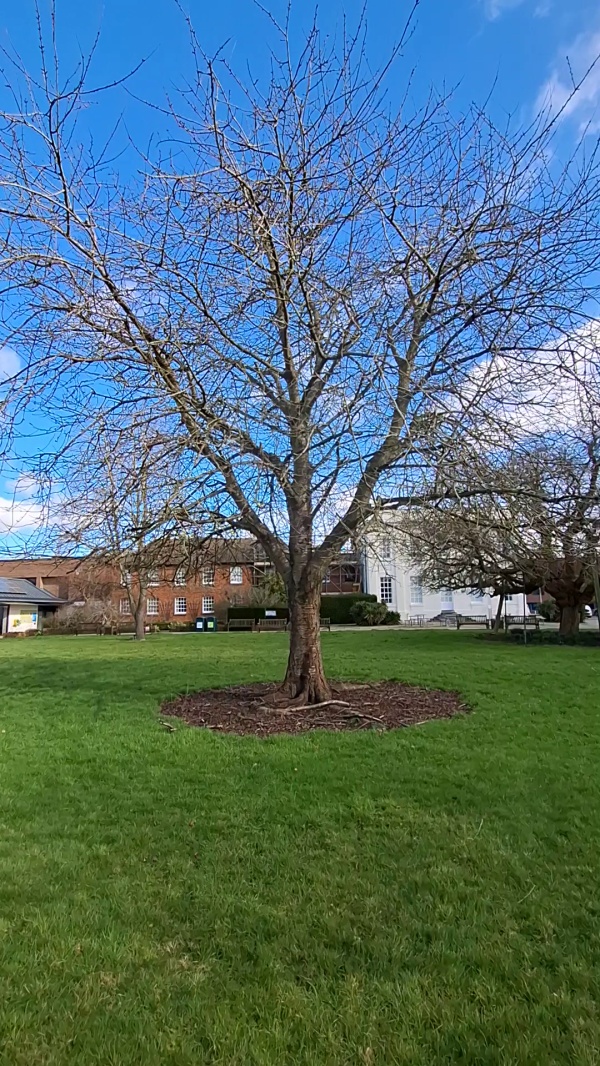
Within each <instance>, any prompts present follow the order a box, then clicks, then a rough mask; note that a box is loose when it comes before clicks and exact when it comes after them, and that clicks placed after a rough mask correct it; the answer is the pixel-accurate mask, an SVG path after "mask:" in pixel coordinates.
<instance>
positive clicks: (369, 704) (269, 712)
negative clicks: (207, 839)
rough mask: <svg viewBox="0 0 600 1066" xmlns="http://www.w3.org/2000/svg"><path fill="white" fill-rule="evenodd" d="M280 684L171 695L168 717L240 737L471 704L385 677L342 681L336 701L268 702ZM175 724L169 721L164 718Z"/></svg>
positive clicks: (453, 710)
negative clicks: (309, 704) (299, 704)
mask: <svg viewBox="0 0 600 1066" xmlns="http://www.w3.org/2000/svg"><path fill="white" fill-rule="evenodd" d="M276 691H277V686H276V685H239V686H236V687H232V688H219V689H205V690H204V691H202V692H192V693H189V694H187V695H185V696H178V697H177V698H176V699H174V700H169V701H168V702H167V703H164V704H163V705H162V707H161V713H162V714H163V715H164V716H167V717H168V716H174V717H177V718H183V720H184V721H186V722H188V723H189V725H194V726H198V727H199V728H205V729H211V730H214V731H215V732H220V733H235V734H237V735H238V736H255V737H267V736H272V735H275V734H281V733H286V734H291V735H295V734H297V733H308V732H311V731H312V730H315V729H328V730H331V731H334V732H341V731H342V730H357V729H379V730H386V729H402V728H403V727H404V726H410V725H422V724H423V723H425V722H428V721H431V720H432V719H435V718H452V717H453V716H454V715H456V714H464V713H466V712H467V710H468V708H467V707H466V705H465V704H464V703H463V702H462V700H461V698H460V696H459V695H458V693H456V692H442V691H441V690H439V689H426V688H418V687H417V686H416V685H401V684H398V683H397V682H394V681H382V682H380V683H376V684H368V685H341V684H339V685H337V686H336V687H335V690H334V692H333V699H332V702H329V703H327V704H323V705H321V706H315V707H308V708H307V707H303V708H294V707H290V706H289V705H288V706H281V704H274V703H270V702H265V701H273V700H274V699H275V698H276V697H275V694H276ZM163 724H164V725H166V727H167V728H169V724H168V722H165V723H163Z"/></svg>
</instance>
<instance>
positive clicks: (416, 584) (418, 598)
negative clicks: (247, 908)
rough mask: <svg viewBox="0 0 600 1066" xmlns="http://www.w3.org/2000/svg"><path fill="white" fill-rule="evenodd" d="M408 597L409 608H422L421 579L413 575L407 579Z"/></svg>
mask: <svg viewBox="0 0 600 1066" xmlns="http://www.w3.org/2000/svg"><path fill="white" fill-rule="evenodd" d="M409 595H410V605H411V607H422V606H423V579H422V578H421V577H417V576H416V575H415V574H411V575H410V578H409Z"/></svg>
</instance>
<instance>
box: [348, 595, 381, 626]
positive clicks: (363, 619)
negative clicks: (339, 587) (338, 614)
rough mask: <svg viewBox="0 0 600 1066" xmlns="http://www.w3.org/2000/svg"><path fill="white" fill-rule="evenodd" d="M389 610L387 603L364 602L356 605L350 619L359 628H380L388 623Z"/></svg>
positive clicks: (352, 608)
mask: <svg viewBox="0 0 600 1066" xmlns="http://www.w3.org/2000/svg"><path fill="white" fill-rule="evenodd" d="M387 613H388V609H387V607H386V605H385V603H377V601H375V603H372V602H370V601H369V600H367V601H364V600H363V601H362V602H361V603H355V604H353V606H352V607H351V609H350V617H351V618H352V621H353V622H356V625H357V626H380V625H383V624H384V623H385V621H386V615H387Z"/></svg>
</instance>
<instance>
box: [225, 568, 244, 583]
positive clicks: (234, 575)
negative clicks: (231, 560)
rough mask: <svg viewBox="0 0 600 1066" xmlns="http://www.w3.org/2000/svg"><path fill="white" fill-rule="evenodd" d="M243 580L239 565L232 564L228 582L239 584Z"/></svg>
mask: <svg viewBox="0 0 600 1066" xmlns="http://www.w3.org/2000/svg"><path fill="white" fill-rule="evenodd" d="M243 580H244V575H243V573H242V568H241V566H232V567H231V570H230V571H229V584H230V585H241V584H242V582H243Z"/></svg>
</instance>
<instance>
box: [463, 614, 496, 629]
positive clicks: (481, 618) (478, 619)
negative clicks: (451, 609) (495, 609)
mask: <svg viewBox="0 0 600 1066" xmlns="http://www.w3.org/2000/svg"><path fill="white" fill-rule="evenodd" d="M463 626H485V628H486V629H489V628H490V620H489V618H488V617H487V615H485V614H457V616H456V628H457V629H462V627H463Z"/></svg>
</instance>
